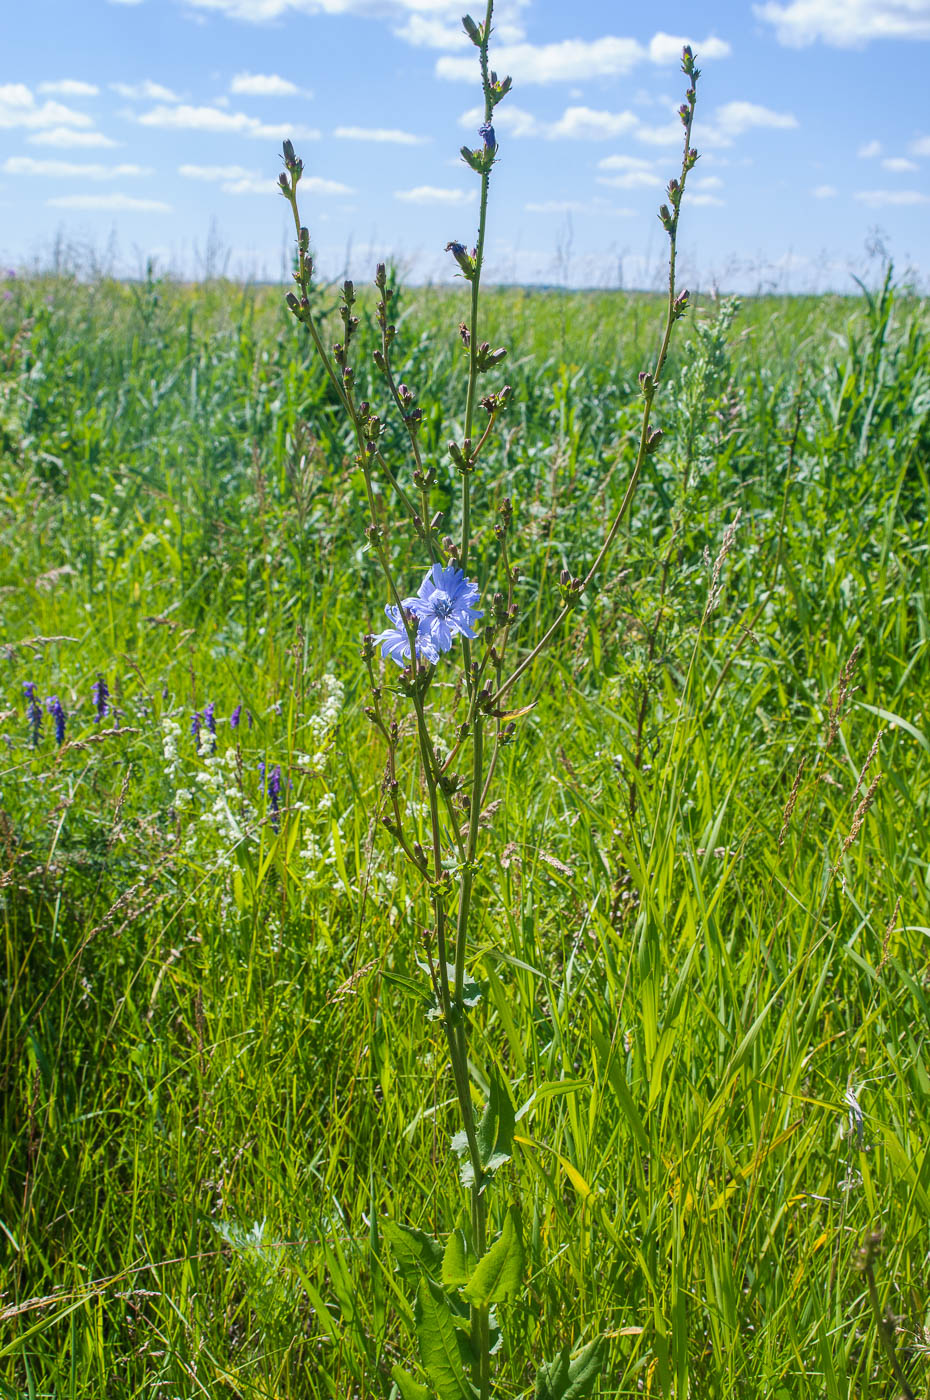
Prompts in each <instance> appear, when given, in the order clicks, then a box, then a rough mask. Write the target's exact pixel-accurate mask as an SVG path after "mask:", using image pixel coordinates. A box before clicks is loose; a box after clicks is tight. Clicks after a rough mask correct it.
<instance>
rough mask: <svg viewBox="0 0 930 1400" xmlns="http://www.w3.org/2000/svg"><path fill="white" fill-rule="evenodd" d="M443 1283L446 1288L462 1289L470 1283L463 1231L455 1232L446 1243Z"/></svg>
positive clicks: (443, 1259) (443, 1258)
mask: <svg viewBox="0 0 930 1400" xmlns="http://www.w3.org/2000/svg"><path fill="white" fill-rule="evenodd" d="M442 1282H443V1285H444V1286H445V1287H446V1288H461V1287H462V1285H463V1284H465V1283H467V1282H468V1266H467V1251H466V1246H465V1236H464V1234H463V1233H462V1231H461V1230H453V1231H452V1234H451V1235H450V1236H449V1238H448V1240H447V1241H446V1248H445V1253H444V1254H443V1256H442Z"/></svg>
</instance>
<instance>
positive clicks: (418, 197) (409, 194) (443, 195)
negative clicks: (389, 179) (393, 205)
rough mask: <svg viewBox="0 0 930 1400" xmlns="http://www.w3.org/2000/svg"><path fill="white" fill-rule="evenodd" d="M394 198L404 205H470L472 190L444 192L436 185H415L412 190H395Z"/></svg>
mask: <svg viewBox="0 0 930 1400" xmlns="http://www.w3.org/2000/svg"><path fill="white" fill-rule="evenodd" d="M394 198H395V199H401V200H403V201H404V203H405V204H471V202H472V200H473V199H474V198H475V191H474V190H445V189H439V188H437V186H436V185H417V186H416V188H415V189H412V190H395V191H394Z"/></svg>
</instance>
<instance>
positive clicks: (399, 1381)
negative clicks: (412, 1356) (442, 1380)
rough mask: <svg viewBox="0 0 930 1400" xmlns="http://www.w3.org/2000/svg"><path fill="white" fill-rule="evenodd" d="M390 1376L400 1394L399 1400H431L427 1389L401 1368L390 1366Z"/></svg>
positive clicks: (431, 1396) (430, 1392)
mask: <svg viewBox="0 0 930 1400" xmlns="http://www.w3.org/2000/svg"><path fill="white" fill-rule="evenodd" d="M391 1375H392V1376H393V1377H394V1384H395V1385H396V1386H397V1389H398V1391H399V1392H400V1397H401V1400H433V1392H432V1391H431V1390H430V1389H429V1387H428V1386H425V1385H421V1384H420V1382H419V1381H415V1380H414V1379H413V1376H408V1374H407V1372H406V1371H405V1370H404V1369H403V1368H402V1367H401V1366H392V1367H391Z"/></svg>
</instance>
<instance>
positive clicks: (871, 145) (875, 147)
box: [856, 141, 882, 160]
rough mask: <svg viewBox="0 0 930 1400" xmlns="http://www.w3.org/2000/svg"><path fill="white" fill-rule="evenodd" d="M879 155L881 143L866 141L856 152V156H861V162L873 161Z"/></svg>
mask: <svg viewBox="0 0 930 1400" xmlns="http://www.w3.org/2000/svg"><path fill="white" fill-rule="evenodd" d="M881 153H882V143H881V141H866V143H865V145H864V146H860V147H859V149H858V151H857V152H856V154H857V155H859V156H861V157H862V159H863V160H874V159H875V157H876V156H880V155H881Z"/></svg>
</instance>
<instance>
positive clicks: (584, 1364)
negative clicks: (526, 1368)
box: [536, 1337, 602, 1400]
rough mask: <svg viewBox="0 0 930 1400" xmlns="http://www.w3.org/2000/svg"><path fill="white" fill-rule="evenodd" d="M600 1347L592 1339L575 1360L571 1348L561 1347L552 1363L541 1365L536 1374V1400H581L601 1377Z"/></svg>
mask: <svg viewBox="0 0 930 1400" xmlns="http://www.w3.org/2000/svg"><path fill="white" fill-rule="evenodd" d="M601 1347H602V1339H601V1338H600V1337H595V1339H594V1341H593V1342H589V1343H588V1345H587V1346H586V1347H582V1348H581V1351H580V1352H579V1353H578V1355H577V1356H576V1357H575V1358H574V1360H573V1359H572V1355H571V1348H570V1347H563V1348H562V1350H561V1351H560V1352H559V1354H558V1356H557V1357H556V1358H555V1360H554V1361H546V1362H544V1363H543V1364H542V1366H540V1368H539V1370H538V1371H537V1372H536V1400H584V1397H585V1396H586V1395H589V1394H590V1393H591V1389H592V1387H593V1386H594V1383H595V1381H596V1380H597V1378H598V1375H599V1374H600V1370H601Z"/></svg>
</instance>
